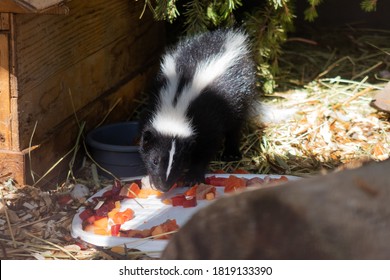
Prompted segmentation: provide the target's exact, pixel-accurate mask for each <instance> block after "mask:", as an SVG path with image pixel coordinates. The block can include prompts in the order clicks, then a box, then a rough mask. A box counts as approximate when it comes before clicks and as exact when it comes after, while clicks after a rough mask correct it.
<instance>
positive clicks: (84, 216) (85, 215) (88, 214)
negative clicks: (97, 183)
mask: <svg viewBox="0 0 390 280" xmlns="http://www.w3.org/2000/svg"><path fill="white" fill-rule="evenodd" d="M91 216H93V210H92V209H90V208H86V209H84V210H83V211H82V212H81V213H80V215H79V217H80V219H81V220H82V221H85V220H86V219H88V218H89V217H91Z"/></svg>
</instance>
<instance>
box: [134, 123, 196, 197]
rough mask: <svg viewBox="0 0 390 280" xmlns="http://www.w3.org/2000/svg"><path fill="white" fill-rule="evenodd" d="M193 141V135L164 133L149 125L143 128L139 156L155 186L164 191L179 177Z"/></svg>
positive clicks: (186, 161)
mask: <svg viewBox="0 0 390 280" xmlns="http://www.w3.org/2000/svg"><path fill="white" fill-rule="evenodd" d="M193 142H194V141H193V136H186V137H185V136H169V135H164V134H162V133H161V132H159V131H157V130H156V129H154V128H153V127H151V126H147V127H146V128H145V129H144V130H143V132H142V137H141V156H142V159H143V161H144V163H145V166H146V169H147V172H148V175H149V178H150V181H151V183H152V185H154V187H155V188H157V189H159V190H161V191H163V192H166V191H168V190H169V189H170V188H171V187H172V186H173V185H174V184H175V183H176V182H177V181H178V180H179V179H180V177H181V176H182V175H183V173H184V170H185V169H186V168H187V163H188V162H189V157H190V151H191V147H192V144H193Z"/></svg>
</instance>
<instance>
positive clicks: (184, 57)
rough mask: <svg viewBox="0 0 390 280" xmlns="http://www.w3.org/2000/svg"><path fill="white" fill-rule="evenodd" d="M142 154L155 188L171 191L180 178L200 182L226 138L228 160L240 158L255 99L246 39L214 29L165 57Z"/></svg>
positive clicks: (144, 127) (146, 121) (186, 41)
mask: <svg viewBox="0 0 390 280" xmlns="http://www.w3.org/2000/svg"><path fill="white" fill-rule="evenodd" d="M157 84H158V87H157V90H156V91H155V92H154V93H153V95H152V100H151V104H150V105H151V109H150V114H149V115H147V117H146V118H145V119H144V120H143V125H142V137H141V155H142V158H143V160H144V162H145V165H146V168H147V171H148V174H149V176H150V179H151V182H152V184H153V185H154V186H155V187H156V188H158V189H160V190H162V191H167V190H169V189H170V188H171V187H172V185H173V184H174V183H175V182H177V180H178V179H179V178H181V176H183V175H184V176H185V177H184V178H185V181H186V182H187V183H195V182H201V181H203V180H204V173H205V171H206V169H207V166H208V164H209V162H210V161H211V160H212V159H213V157H214V156H215V155H216V153H217V152H218V150H219V148H220V147H221V145H222V144H223V140H225V142H224V144H225V149H224V153H223V156H224V158H225V160H235V159H239V158H240V156H241V155H240V151H239V142H240V135H241V127H242V125H243V122H244V121H245V119H246V117H247V115H248V113H249V110H250V108H249V107H250V105H251V104H252V103H253V99H254V96H255V65H254V62H253V60H252V58H251V55H250V50H249V46H248V38H247V35H246V34H245V33H244V32H242V31H241V30H236V29H227V30H216V31H213V32H209V33H204V34H201V35H197V36H195V37H191V38H187V39H184V40H182V41H180V42H179V43H178V44H177V45H176V47H174V48H172V49H171V50H169V51H168V52H167V53H166V54H165V55H164V56H163V59H162V63H161V70H160V73H159V75H158V78H157Z"/></svg>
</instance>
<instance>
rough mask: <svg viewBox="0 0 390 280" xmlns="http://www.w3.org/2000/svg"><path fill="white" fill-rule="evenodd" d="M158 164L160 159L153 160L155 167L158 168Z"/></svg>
mask: <svg viewBox="0 0 390 280" xmlns="http://www.w3.org/2000/svg"><path fill="white" fill-rule="evenodd" d="M158 162H159V160H158V158H154V159H153V165H154V166H157V165H158Z"/></svg>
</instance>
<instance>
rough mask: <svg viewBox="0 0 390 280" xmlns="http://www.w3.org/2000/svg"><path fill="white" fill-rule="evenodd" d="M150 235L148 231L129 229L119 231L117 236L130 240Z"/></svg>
mask: <svg viewBox="0 0 390 280" xmlns="http://www.w3.org/2000/svg"><path fill="white" fill-rule="evenodd" d="M150 233H151V231H150V229H144V230H139V229H129V230H125V231H121V232H120V233H119V236H121V237H131V238H146V237H149V236H151V234H150Z"/></svg>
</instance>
